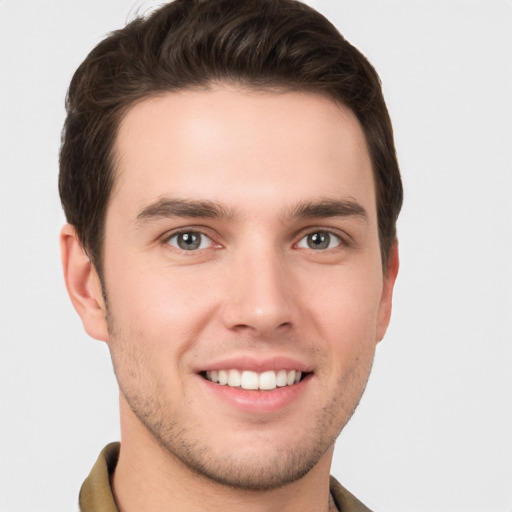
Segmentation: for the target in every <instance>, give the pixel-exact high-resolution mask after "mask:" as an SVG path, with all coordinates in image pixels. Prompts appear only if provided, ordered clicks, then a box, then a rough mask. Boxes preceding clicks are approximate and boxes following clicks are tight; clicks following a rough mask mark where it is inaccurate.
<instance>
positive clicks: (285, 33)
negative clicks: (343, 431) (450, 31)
mask: <svg viewBox="0 0 512 512" xmlns="http://www.w3.org/2000/svg"><path fill="white" fill-rule="evenodd" d="M214 82H229V83H238V84H242V85H244V86H249V87H253V88H258V89H259V88H270V89H279V90H298V91H305V92H313V93H317V94H322V95H324V96H328V97H330V98H332V99H333V100H334V101H337V102H341V103H342V104H344V105H345V106H347V107H348V108H350V109H351V110H352V111H353V112H354V113H355V115H356V116H357V118H358V120H359V122H360V123H361V126H362V129H363V131H364V133H365V136H366V141H367V144H368V149H369V153H370V157H371V160H372V164H373V171H374V179H375V183H376V190H377V197H376V201H377V215H378V224H379V241H380V249H381V255H382V262H383V266H384V267H386V266H387V261H388V256H389V252H390V249H391V247H392V244H393V242H394V241H395V238H396V220H397V217H398V214H399V212H400V208H401V205H402V196H403V191H402V183H401V179H400V172H399V168H398V163H397V159H396V154H395V147H394V141H393V132H392V127H391V121H390V119H389V115H388V111H387V108H386V105H385V102H384V98H383V96H382V90H381V86H380V80H379V77H378V75H377V73H376V71H375V70H374V68H373V67H372V66H371V64H370V63H369V62H368V60H367V59H366V58H365V57H364V56H363V55H362V54H361V53H360V52H359V51H358V50H357V49H356V48H354V47H353V46H352V45H351V44H350V43H349V42H348V41H346V40H345V39H344V38H343V36H341V34H340V33H339V32H338V31H337V30H336V28H335V27H334V26H333V25H332V24H331V23H330V22H329V21H328V20H327V19H326V18H324V17H323V16H322V15H321V14H319V13H318V12H316V11H315V10H314V9H312V8H311V7H308V6H307V5H305V4H302V3H301V2H299V1H296V0H243V1H240V0H175V1H173V2H171V3H169V4H167V5H164V6H163V7H161V8H159V9H158V10H156V11H154V12H153V13H151V15H150V16H148V17H147V18H137V19H135V20H133V21H132V22H130V23H129V24H128V25H127V26H126V27H125V28H123V29H121V30H118V31H116V32H113V33H112V34H110V35H109V36H108V37H107V38H106V39H104V40H103V41H102V42H101V43H100V44H98V45H97V46H96V47H95V48H94V49H93V50H92V52H91V53H90V54H89V55H88V56H87V58H86V59H85V60H84V62H83V63H82V64H81V65H80V67H79V68H78V69H77V71H76V72H75V74H74V76H73V79H72V81H71V84H70V87H69V91H68V95H67V99H66V110H67V118H66V122H65V125H64V130H63V137H62V147H61V153H60V175H59V192H60V197H61V201H62V205H63V208H64V211H65V214H66V217H67V220H68V222H69V223H70V224H72V225H73V226H75V228H76V230H77V233H78V236H79V238H80V241H81V243H82V245H83V247H84V249H85V250H86V251H87V253H88V255H89V257H90V258H91V261H92V262H93V263H94V265H95V266H96V269H97V271H98V273H99V274H100V277H101V261H102V245H103V236H104V224H105V213H106V209H107V205H108V201H109V196H110V193H111V190H112V186H113V184H114V181H115V172H114V170H115V165H114V155H113V147H114V142H115V138H116V135H117V131H118V127H119V124H120V121H121V120H122V117H123V115H124V114H125V113H126V111H127V110H128V109H129V108H130V107H131V106H132V105H133V104H134V103H135V102H137V101H140V100H142V99H145V98H148V97H151V96H155V95H157V94H160V93H162V92H165V91H176V90H180V89H185V88H195V87H205V86H208V85H209V84H212V83H214Z"/></svg>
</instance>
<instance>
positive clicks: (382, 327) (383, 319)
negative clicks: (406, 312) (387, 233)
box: [377, 240, 400, 342]
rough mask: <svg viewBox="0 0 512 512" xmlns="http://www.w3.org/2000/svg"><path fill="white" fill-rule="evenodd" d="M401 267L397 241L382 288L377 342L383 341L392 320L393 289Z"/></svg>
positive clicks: (390, 256) (391, 252)
mask: <svg viewBox="0 0 512 512" xmlns="http://www.w3.org/2000/svg"><path fill="white" fill-rule="evenodd" d="M399 266H400V262H399V257H398V241H397V240H395V242H394V244H393V246H392V247H391V250H390V252H389V260H388V266H387V269H386V273H385V274H384V285H383V287H382V296H381V298H380V305H379V317H378V324H377V342H379V341H381V340H382V338H384V334H386V330H387V328H388V325H389V320H390V319H391V309H392V302H393V289H394V287H395V281H396V276H397V275H398V267H399Z"/></svg>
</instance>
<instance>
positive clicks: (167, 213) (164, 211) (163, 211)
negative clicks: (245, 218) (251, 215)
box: [137, 198, 235, 224]
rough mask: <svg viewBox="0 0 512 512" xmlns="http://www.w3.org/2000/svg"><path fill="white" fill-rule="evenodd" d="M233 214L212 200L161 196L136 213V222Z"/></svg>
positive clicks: (211, 217)
mask: <svg viewBox="0 0 512 512" xmlns="http://www.w3.org/2000/svg"><path fill="white" fill-rule="evenodd" d="M234 216H235V212H234V211H232V210H228V209H227V208H225V207H224V206H222V205H220V204H218V203H215V202H213V201H194V200H189V199H171V198H163V199H160V200H159V201H157V202H156V203H154V204H151V205H149V206H147V207H146V208H144V209H143V210H142V211H141V212H140V213H139V214H138V215H137V223H138V224H141V223H144V222H146V221H150V220H153V219H164V218H175V217H185V218H208V219H231V218H233V217H234Z"/></svg>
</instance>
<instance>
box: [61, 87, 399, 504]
mask: <svg viewBox="0 0 512 512" xmlns="http://www.w3.org/2000/svg"><path fill="white" fill-rule="evenodd" d="M115 152H116V156H117V162H118V169H117V182H116V186H115V188H114V191H113V193H112V196H111V198H110V202H109V205H108V210H107V216H106V226H105V245H104V261H103V271H104V283H103V285H104V291H105V294H106V297H107V301H108V304H105V303H104V300H103V296H102V290H101V286H100V283H99V281H98V278H97V275H96V272H95V270H94V268H93V267H92V266H91V265H90V263H89V260H88V259H87V256H86V255H85V253H84V251H83V249H82V247H81V246H80V243H79V242H78V240H77V237H76V234H75V232H74V229H73V228H72V227H71V226H66V227H64V229H63V231H62V235H61V245H62V254H63V264H64V274H65V278H66V284H67V287H68V290H69V293H70V296H71V299H72V301H73V304H74V305H75V308H76V309H77V311H78V313H79V314H80V316H81V318H82V321H83V324H84V327H85V329H86V330H87V332H88V333H89V334H90V335H91V336H93V337H95V338H97V339H100V340H104V341H106V342H107V343H108V345H109V348H110V351H111V354H112V360H113V364H114V369H115V372H116V376H117V379H118V383H119V387H120V410H121V431H122V449H121V454H120V459H119V463H118V466H117V469H116V472H115V475H114V478H113V489H114V493H115V497H116V501H117V502H118V505H119V507H120V510H121V511H123V512H130V511H135V510H142V509H143V510H146V511H151V510H155V511H156V510H180V511H186V510H195V511H198V510H219V509H220V508H221V507H222V510H223V511H229V510H231V509H233V510H235V509H236V510H239V509H240V506H244V507H248V509H250V510H262V511H263V510H265V511H272V510H276V511H277V510H279V511H283V510H290V511H291V510H294V511H297V510H304V511H306V510H324V511H326V510H328V509H329V507H331V508H332V503H330V502H329V490H328V476H329V471H330V465H331V459H332V454H333V448H334V443H335V440H336V438H337V436H338V434H339V433H340V431H341V429H342V428H343V427H344V425H345V424H346V423H347V421H348V420H349V418H350V416H351V415H352V413H353V411H354V409H355V408H356V406H357V404H358V402H359V400H360V397H361V395H362V393H363V390H364V387H365V385H366V382H367V379H368V376H369V373H370V369H371V365H372V361H373V357H374V353H375V347H376V344H377V342H378V341H380V340H381V339H382V337H383V336H384V333H385V331H386V328H387V326H388V323H389V318H390V313H391V299H392V291H393V285H394V281H395V278H396V274H397V271H398V255H397V248H396V245H395V246H394V247H393V249H392V252H391V256H390V259H389V265H388V269H387V271H386V272H385V273H384V274H383V271H382V265H381V259H380V250H379V242H378V228H377V214H376V200H375V187H374V182H373V175H372V168H371V162H370V158H369V155H368V150H367V146H366V143H365V139H364V134H363V132H362V130H361V127H360V125H359V123H358V121H357V119H356V118H355V116H354V115H353V113H352V112H351V111H349V110H348V109H346V108H344V107H342V106H340V105H338V104H336V103H334V102H333V101H331V100H329V99H326V98H324V97H321V96H319V95H315V94H311V93H296V92H286V93H277V92H268V91H267V92H262V91H259V92H257V91H251V90H246V89H241V88H237V87H234V86H233V87H232V86H228V85H216V86H214V87H213V86H212V87H211V88H210V89H209V90H201V91H193V90H187V91H183V92H177V93H167V94H164V95H162V96H159V97H157V98H152V99H148V100H146V101H143V102H141V103H138V104H137V105H135V106H133V107H132V108H131V109H130V110H129V111H128V113H127V114H126V116H125V118H124V119H123V121H122V123H121V126H120V130H119V133H118V138H117V143H116V148H115ZM169 200H172V201H174V202H171V203H169V202H167V203H165V201H169ZM176 200H179V201H185V200H186V201H191V200H193V201H196V203H194V204H193V205H190V204H187V205H186V206H187V208H189V209H188V210H186V209H185V210H184V209H183V208H182V206H183V204H182V203H176ZM163 201H164V203H163ZM197 201H203V202H207V203H206V204H207V205H209V206H211V205H212V204H213V205H215V209H216V213H217V216H212V213H211V211H209V210H208V209H207V210H205V211H199V210H198V205H197ZM176 204H178V205H179V206H180V208H181V211H180V212H179V215H176V211H175V210H176ZM305 204H308V205H310V206H311V205H318V204H321V205H323V206H324V207H325V205H327V206H328V207H327V208H324V210H323V211H319V208H316V210H315V209H314V208H311V207H310V208H309V210H308V209H307V208H306V209H305V208H304V205H305ZM333 204H334V205H337V206H336V208H337V210H336V208H334V210H336V211H333ZM340 204H341V205H342V206H347V205H348V206H349V207H348V208H345V209H343V208H341V209H340V208H339V206H340ZM162 205H164V207H162ZM169 205H170V206H169ZM203 206H204V205H203ZM301 206H302V214H301V215H299V214H298V211H300V210H301V208H300V207H301ZM203 210H204V209H203ZM305 210H307V211H306V213H304V211H305ZM191 212H193V216H191ZM177 230H179V231H185V232H187V233H189V234H190V233H192V234H194V233H196V234H197V235H196V236H200V240H201V245H200V247H199V248H198V249H196V250H182V249H180V248H179V243H178V242H179V237H178V236H177V235H176V233H177ZM199 233H200V235H199ZM312 234H316V236H317V237H318V236H319V235H320V236H328V237H329V236H330V242H329V244H327V246H325V247H323V246H322V247H321V248H317V246H315V245H314V244H311V241H312V238H311V236H310V237H309V238H308V235H312ZM232 357H241V358H249V359H250V360H251V361H262V360H263V361H268V360H270V359H272V358H275V357H286V358H289V359H292V360H293V361H300V363H301V364H304V365H307V366H308V369H309V370H310V371H309V376H308V380H307V382H306V381H304V382H303V383H301V385H302V388H301V390H300V392H298V393H297V396H296V397H295V398H294V399H293V400H291V401H289V402H286V404H285V405H284V406H282V407H278V408H277V409H276V410H272V411H270V412H268V411H263V412H261V411H258V410H257V409H254V408H253V409H250V410H249V411H247V410H241V409H240V408H239V407H237V406H236V405H234V404H233V403H232V401H230V400H223V399H222V398H219V395H218V394H217V393H216V392H210V391H211V389H212V386H213V384H212V383H207V382H206V381H205V380H204V378H203V377H202V376H201V375H200V374H199V373H198V370H199V369H207V368H208V367H209V366H211V365H212V364H215V363H216V362H219V361H225V360H226V359H229V358H232ZM246 393H249V394H248V395H247V396H248V400H249V402H250V401H251V397H254V394H252V395H251V394H250V393H261V392H246ZM270 393H271V392H270ZM197 496H201V497H202V498H201V500H200V501H201V502H200V503H198V499H197Z"/></svg>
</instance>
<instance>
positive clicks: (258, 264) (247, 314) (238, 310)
mask: <svg viewBox="0 0 512 512" xmlns="http://www.w3.org/2000/svg"><path fill="white" fill-rule="evenodd" d="M235 259H236V261H231V265H232V266H230V269H229V277H228V278H227V279H226V281H225V283H224V284H225V288H224V292H225V294H224V304H223V308H222V317H223V322H224V325H225V327H226V328H228V329H229V330H232V331H233V330H234V331H237V332H239V333H242V332H244V333H248V334H251V335H253V336H258V337H262V338H263V337H264V338H269V337H272V336H273V335H275V334H276V333H277V331H283V330H286V329H289V328H291V327H292V326H293V325H294V324H295V321H296V318H297V317H296V305H295V300H294V297H296V296H297V295H296V290H295V285H294V280H293V275H292V272H291V269H290V268H289V266H288V265H287V262H286V258H285V257H284V256H283V255H280V254H279V253H278V251H276V250H267V251H265V252H263V251H258V252H257V253H256V254H254V253H253V254H247V253H245V254H239V255H237V256H236V257H235Z"/></svg>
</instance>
